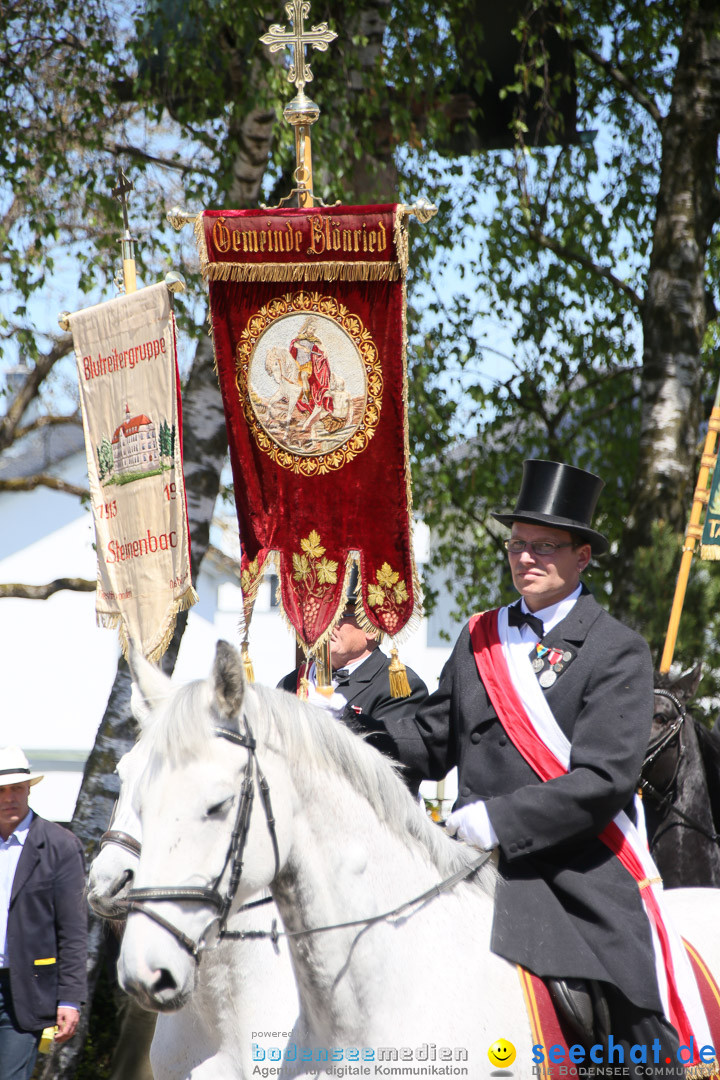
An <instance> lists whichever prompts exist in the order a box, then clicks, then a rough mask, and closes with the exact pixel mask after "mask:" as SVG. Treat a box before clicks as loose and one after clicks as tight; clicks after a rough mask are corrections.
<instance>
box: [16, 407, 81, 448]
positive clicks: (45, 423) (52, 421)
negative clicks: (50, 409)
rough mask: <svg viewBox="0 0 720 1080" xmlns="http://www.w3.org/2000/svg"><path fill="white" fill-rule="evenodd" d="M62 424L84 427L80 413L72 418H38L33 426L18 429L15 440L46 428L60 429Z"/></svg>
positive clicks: (28, 425) (33, 422)
mask: <svg viewBox="0 0 720 1080" xmlns="http://www.w3.org/2000/svg"><path fill="white" fill-rule="evenodd" d="M60 424H74V425H76V426H77V427H81V426H82V418H81V416H80V413H79V412H77V413H73V414H72V416H49V415H48V416H38V417H37V419H35V420H33V421H32V423H31V424H26V425H25V427H21V428H18V429H17V431H16V432H15V439H16V440H17V441H19V440H20V439H23V438H25V436H26V435H29V434H30V432H31V431H38V430H40V429H41V428H45V427H58V426H59V425H60Z"/></svg>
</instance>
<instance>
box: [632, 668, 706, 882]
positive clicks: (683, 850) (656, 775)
mask: <svg viewBox="0 0 720 1080" xmlns="http://www.w3.org/2000/svg"><path fill="white" fill-rule="evenodd" d="M700 673H701V665H699V664H698V665H697V667H695V668H694V669H693V670H692V671H689V672H687V673H686V674H685V675H682V676H681V677H680V678H679V679H676V680H675V681H670V679H669V678H668V676H662V675H659V676H657V677H656V681H655V716H654V718H653V726H652V732H651V736H650V744H649V746H648V752H647V755H646V759H645V764H644V765H643V771H642V792H643V806H644V809H645V819H646V822H647V831H648V839H649V842H650V851H651V853H652V856H653V858H654V859H655V862H656V863H657V865H658V869H659V870H660V873H661V874H662V877H663V881H664V883H665V887H666V888H678V887H681V886H713V887H716V888H720V835H718V834H719V833H720V738H718V737H717V736H716V735H715V734H713V733H711V732H710V731H708V729H707V728H706V727H704V726H703V725H702V724H701V723H699V722H698V721H696V720H694V719H693V718H692V717H691V716H690V715H689V714H688V713H687V705H688V702H690V701H691V700H692V698H693V695H694V694H695V691H696V690H697V687H698V684H699V682H700Z"/></svg>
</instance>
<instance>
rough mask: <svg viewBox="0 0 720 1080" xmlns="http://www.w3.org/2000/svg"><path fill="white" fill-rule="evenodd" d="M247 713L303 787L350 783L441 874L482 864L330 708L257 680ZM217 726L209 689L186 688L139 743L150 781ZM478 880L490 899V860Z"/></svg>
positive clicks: (197, 750) (200, 745) (188, 755)
mask: <svg viewBox="0 0 720 1080" xmlns="http://www.w3.org/2000/svg"><path fill="white" fill-rule="evenodd" d="M243 714H246V715H247V717H248V720H249V722H250V725H251V728H252V731H253V734H254V735H255V738H256V740H257V743H258V746H259V747H260V748H262V746H263V744H265V745H266V746H267V747H268V748H269V749H275V748H277V744H278V743H279V746H280V748H281V749H282V752H283V754H284V756H285V758H286V760H287V764H288V768H289V769H290V771H291V773H292V775H293V778H294V779H295V780H296V781H297V783H298V785H299V786H301V787H306V786H307V785H310V786H311V788H312V789H313V790H316V788H317V784H318V783H321V782H322V780H321V774H322V773H323V772H324V771H330V772H331V773H334V774H335V775H336V776H339V777H341V778H344V779H345V780H346V781H347V782H348V783H349V784H350V785H351V787H352V788H354V790H355V791H356V792H357V793H358V794H359V795H361V796H362V797H364V798H365V799H366V800H367V801H368V802H369V803H370V805H371V807H372V808H373V810H374V811H375V814H376V815H377V817H378V819H379V820H380V821H381V822H382V823H383V824H385V825H386V826H387V827H388V828H390V829H391V830H392V831H393V832H395V833H396V834H397V836H399V837H400V838H401V839H403V840H404V841H405V842H406V843H407V842H408V841H410V842H411V843H415V844H416V845H417V846H418V848H419V849H420V850H422V851H424V853H425V855H426V856H427V857H428V858H429V859H430V861H431V862H432V863H433V864H434V865H435V866H436V867H437V870H438V872H439V874H440V875H441V877H443V878H444V877H449V876H450V875H452V874H454V873H456V872H457V871H461V870H464V869H466V868H467V867H469V866H470V865H472V863H473V862H475V861H476V860H477V858H478V852H477V850H476V849H474V848H471V847H468V846H466V845H465V844H460V843H457V842H456V841H454V840H451V839H450V838H449V837H448V836H446V835H445V833H443V831H442V830H441V829H440V828H439V827H438V826H437V825H436V824H434V823H433V822H432V821H431V820H430V819H429V817H428V816H427V814H426V813H425V812H424V810H423V809H422V808H421V807H420V806H419V805H418V804H417V803H416V801H415V800H414V799H413V797H412V796H411V795H410V793H409V791H408V790H407V788H406V787H405V785H404V784H403V782H402V781H401V780H400V779H399V777H398V775H397V771H396V767H395V765H394V764H393V763H391V762H389V761H388V760H387V759H386V758H385V757H384V756H383V755H382V754H380V753H378V751H376V750H375V749H373V747H371V746H369V745H368V744H367V743H365V742H364V740H363V739H361V738H358V737H357V735H355V734H353V733H352V732H351V731H349V730H348V729H347V728H346V727H345V725H344V724H342V723H341V722H340V721H338V720H336V719H335V718H334V717H332V716H331V715H330V714H329V713H327V712H326V711H325V710H324V709H320V708H317V707H315V706H313V705H309V704H308V703H306V702H304V701H300V700H298V699H297V698H296V697H294V696H293V695H292V694H288V693H286V692H285V691H283V690H273V689H270V688H269V687H266V686H262V685H260V684H258V683H255V684H253V685H246V687H245V694H244V698H243ZM217 726H218V724H217V720H216V719H214V717H213V712H212V708H211V688H210V685H209V684H208V683H207V682H205V681H198V682H192V683H188V684H187V685H185V686H181V687H180V688H178V690H176V691H175V692H174V693H173V695H172V696H171V698H170V699H169V700H168V701H167V702H166V703H164V704H163V705H161V706H160V707H159V709H158V710H157V711H156V713H155V714H154V717H153V721H152V723H151V724H150V725H149V726H148V728H147V729H146V730H143V733H142V735H141V740H142V742H143V743H145V744H146V746H147V750H148V757H147V759H146V762H147V763H146V766H145V770H144V773H145V774H148V773H149V774H150V776H151V775H152V774H153V773H154V772H155V771H159V770H160V769H162V767H163V765H164V764H166V763H168V764H171V765H182V764H184V763H186V762H188V761H191V760H193V759H194V758H196V757H198V756H200V755H201V754H202V752H203V750H204V749H205V747H206V746H207V743H208V742H209V741H210V740H211V739H212V738H214V737H215V736H214V731H215V728H216V727H217ZM261 753H262V750H261ZM150 776H148V777H147V779H148V780H149V779H150ZM144 782H146V781H145V779H144V780H143V783H144ZM271 794H272V793H271ZM477 880H478V882H480V883H481V884H482V886H483V888H484V890H485V891H487V892H489V893H490V894H492V892H493V891H494V885H495V869H494V866H493V865H492V864H491V863H490V862H488V863H486V864H485V866H484V867H483V869H482V871H481V873H480V874H479V875H478V878H477Z"/></svg>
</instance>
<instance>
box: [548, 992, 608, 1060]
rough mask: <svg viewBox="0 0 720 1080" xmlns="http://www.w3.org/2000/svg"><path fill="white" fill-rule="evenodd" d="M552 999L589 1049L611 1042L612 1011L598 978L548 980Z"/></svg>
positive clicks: (564, 1018) (561, 1014)
mask: <svg viewBox="0 0 720 1080" xmlns="http://www.w3.org/2000/svg"><path fill="white" fill-rule="evenodd" d="M545 982H546V984H547V987H548V990H549V991H550V997H551V998H552V1000H553V1003H554V1005H555V1007H556V1009H557V1011H558V1014H559V1015H560V1017H561V1018H562V1019H563V1020H566V1021H567V1022H568V1024H569V1025H570V1027H571V1028H572V1030H573V1031H574V1032H575V1034H576V1035H577V1036H578V1038H579V1040H580V1042H581V1043H583V1044H584V1045H585V1047H586V1048H587V1047H590V1046H593V1045H594V1044H596V1043H603V1044H605V1043H607V1041H608V1039H609V1037H610V1009H609V1006H608V1003H607V998H606V997H605V994H604V993H603V989H602V985H601V983H599V982H597V981H596V980H595V979H550V978H548V979H546V980H545Z"/></svg>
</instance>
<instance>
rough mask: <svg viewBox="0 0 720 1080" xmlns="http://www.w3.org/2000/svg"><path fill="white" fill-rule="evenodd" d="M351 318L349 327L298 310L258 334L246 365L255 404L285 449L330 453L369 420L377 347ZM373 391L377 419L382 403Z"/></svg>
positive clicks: (259, 419) (263, 424) (259, 418)
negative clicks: (379, 406) (367, 339)
mask: <svg viewBox="0 0 720 1080" xmlns="http://www.w3.org/2000/svg"><path fill="white" fill-rule="evenodd" d="M350 319H351V321H350V324H349V327H348V328H347V329H346V327H345V326H344V325H343V324H342V323H343V322H346V321H347V320H341V319H338V318H332V317H331V316H329V315H326V314H324V313H320V312H312V313H311V314H309V313H307V312H302V311H300V312H292V313H288V314H285V315H283V316H281V317H280V318H276V319H274V320H272V321H268V324H267V325H266V327H265V328H264V329H263V330H262V331H261V333H260V334H259V335H258V336H257V338H256V340H255V342H254V347H253V348H252V352H251V355H250V357H249V363H248V368H247V386H248V390H249V404H250V409H251V412H252V416H253V419H254V420H255V423H256V424H257V425H258V426H259V427H260V428H261V429H262V431H263V432H264V433H265V434H266V435H268V436H269V437H270V439H271V440H272V441H273V443H274V444H276V445H277V446H278V447H280V448H281V449H282V450H285V451H288V452H290V453H291V454H293V455H301V456H303V457H317V456H322V455H328V454H330V455H331V454H333V452H334V451H336V450H338V449H339V448H340V447H343V446H345V444H347V443H348V442H349V441H350V440H351V439H352V437H353V436H354V435H355V433H356V432H357V431H358V428H360V427H361V426H362V427H367V426H368V425H367V421H368V404H369V398H368V395H369V387H368V374H369V373H370V372H369V371H368V358H371V359H372V360H373V361H375V363H376V362H377V361H376V358H377V352H376V350H375V348H374V346H372V345H371V343H368V342H367V341H366V340H365V338H366V337H367V331H365V332H364V333H363V334H362V335H361V336H360V335H359V334H358V332H357V327H356V326H355V324H356V323H357V322H358V320H357V319H355V318H353V317H352V316H351V317H350ZM353 330H354V331H355V332H354V333H353ZM368 344H370V345H371V347H370V349H369V350H368ZM361 349H362V351H361ZM372 366H373V365H370V369H371V370H372ZM370 397H371V398H374V400H373V401H372V402H370V404H372V405H373V410H372V411H371V416H373V418H375V420H376V418H377V417H376V414H377V411H378V410H377V406H378V405H379V401H378V400H377V399H376V398H375V396H374V395H373V394H372V393H370ZM253 426H254V425H253ZM372 426H374V425H372ZM364 441H365V440H363V442H364ZM358 449H360V446H358ZM355 452H357V451H355ZM338 464H340V462H338Z"/></svg>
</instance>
